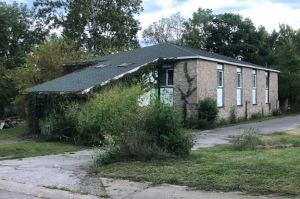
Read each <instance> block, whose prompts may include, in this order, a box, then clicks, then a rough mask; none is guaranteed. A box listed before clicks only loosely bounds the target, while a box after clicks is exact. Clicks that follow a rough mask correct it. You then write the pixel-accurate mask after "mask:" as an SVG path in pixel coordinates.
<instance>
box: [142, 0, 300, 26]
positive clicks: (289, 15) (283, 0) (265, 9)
mask: <svg viewBox="0 0 300 199" xmlns="http://www.w3.org/2000/svg"><path fill="white" fill-rule="evenodd" d="M143 7H144V9H145V11H144V12H143V13H142V14H141V15H140V16H139V17H138V19H139V20H140V22H141V25H142V27H143V28H145V27H147V26H148V25H149V24H150V23H151V22H153V21H157V20H158V19H160V18H161V17H168V16H170V15H171V14H173V13H176V12H180V13H181V14H182V15H183V16H184V17H186V18H189V17H191V16H192V13H193V12H195V11H197V9H198V8H199V7H201V8H210V9H213V12H214V13H225V12H233V13H239V14H241V15H242V16H243V17H249V18H250V19H251V20H252V21H253V23H254V24H255V25H256V26H259V25H263V26H265V27H266V28H267V30H269V31H272V30H273V29H277V28H278V26H279V23H287V24H289V25H291V26H292V27H294V28H295V29H298V28H300V0H273V1H272V0H159V1H157V0H144V2H143Z"/></svg>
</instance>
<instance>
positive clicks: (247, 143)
mask: <svg viewBox="0 0 300 199" xmlns="http://www.w3.org/2000/svg"><path fill="white" fill-rule="evenodd" d="M260 144H262V141H261V140H260V138H259V135H258V130H257V129H254V128H250V129H245V130H244V131H243V133H242V134H241V135H239V136H237V137H236V138H235V139H234V140H233V147H234V148H235V149H237V150H255V149H256V147H257V146H258V145H260Z"/></svg>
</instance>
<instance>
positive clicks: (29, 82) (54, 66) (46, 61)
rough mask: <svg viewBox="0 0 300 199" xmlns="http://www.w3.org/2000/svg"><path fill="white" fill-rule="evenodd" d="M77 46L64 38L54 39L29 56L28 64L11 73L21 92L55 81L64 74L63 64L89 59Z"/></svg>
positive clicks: (34, 50)
mask: <svg viewBox="0 0 300 199" xmlns="http://www.w3.org/2000/svg"><path fill="white" fill-rule="evenodd" d="M75 46H76V44H75V43H74V42H72V41H69V40H65V39H63V38H57V39H52V40H50V41H47V42H45V43H43V44H41V45H39V46H36V47H35V48H34V49H33V51H32V52H31V53H30V54H28V55H27V57H26V63H25V64H24V66H23V67H19V68H16V69H13V70H11V71H10V73H9V74H10V75H11V78H12V79H13V80H14V82H15V84H16V87H17V89H18V90H19V91H23V90H24V89H26V88H29V87H31V86H33V85H36V84H39V83H42V82H45V81H48V80H51V79H54V78H56V77H59V76H61V75H62V74H63V68H62V64H64V63H66V62H71V61H74V60H81V59H85V58H86V57H87V55H86V53H85V52H84V51H82V50H77V49H76V48H75Z"/></svg>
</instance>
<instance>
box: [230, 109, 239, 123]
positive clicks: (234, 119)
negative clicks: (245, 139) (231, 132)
mask: <svg viewBox="0 0 300 199" xmlns="http://www.w3.org/2000/svg"><path fill="white" fill-rule="evenodd" d="M229 121H230V123H232V124H233V123H236V122H237V116H236V110H235V108H231V110H230V118H229Z"/></svg>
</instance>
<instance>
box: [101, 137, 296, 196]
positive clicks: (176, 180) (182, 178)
mask: <svg viewBox="0 0 300 199" xmlns="http://www.w3.org/2000/svg"><path fill="white" fill-rule="evenodd" d="M274 139H275V138H274ZM291 139H292V138H291ZM299 153H300V147H292V148H285V149H271V150H256V151H236V150H234V149H233V148H232V146H230V145H227V146H219V147H213V148H207V149H201V150H196V151H193V152H192V154H191V156H190V157H188V158H184V159H168V160H164V161H163V160H161V161H150V162H140V161H130V162H122V163H114V164H111V165H108V166H103V167H100V168H99V169H98V172H99V173H100V174H101V175H102V176H105V177H111V178H123V179H130V180H136V181H149V182H153V183H155V184H160V183H170V184H178V185H187V186H190V187H196V188H199V189H202V190H220V191H242V192H246V193H251V194H275V195H289V196H300V189H299V187H300V178H299V176H300V156H299Z"/></svg>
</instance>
